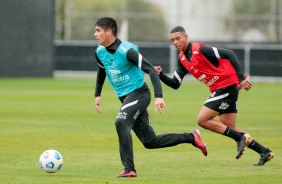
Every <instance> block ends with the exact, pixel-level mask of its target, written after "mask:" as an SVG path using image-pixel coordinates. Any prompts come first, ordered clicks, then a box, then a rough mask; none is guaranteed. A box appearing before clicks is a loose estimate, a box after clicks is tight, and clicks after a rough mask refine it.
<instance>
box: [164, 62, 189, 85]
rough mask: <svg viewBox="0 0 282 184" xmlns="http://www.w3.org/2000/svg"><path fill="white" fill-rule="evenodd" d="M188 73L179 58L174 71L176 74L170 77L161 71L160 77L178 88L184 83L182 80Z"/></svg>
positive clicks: (167, 83)
mask: <svg viewBox="0 0 282 184" xmlns="http://www.w3.org/2000/svg"><path fill="white" fill-rule="evenodd" d="M187 73H188V71H187V70H186V69H185V68H184V67H183V66H182V64H181V63H180V61H179V59H178V62H177V66H176V71H175V72H174V75H173V77H172V78H169V77H168V76H166V75H165V74H164V73H163V72H162V73H160V75H159V76H160V79H161V81H162V82H163V83H165V84H166V85H167V86H169V87H171V88H173V89H178V88H179V87H180V85H181V83H182V80H183V78H184V76H185V75H186V74H187Z"/></svg>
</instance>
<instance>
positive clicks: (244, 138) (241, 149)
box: [236, 133, 250, 159]
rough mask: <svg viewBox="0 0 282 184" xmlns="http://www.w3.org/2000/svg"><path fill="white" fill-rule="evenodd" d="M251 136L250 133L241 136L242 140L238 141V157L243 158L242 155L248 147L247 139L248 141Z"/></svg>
mask: <svg viewBox="0 0 282 184" xmlns="http://www.w3.org/2000/svg"><path fill="white" fill-rule="evenodd" d="M249 137H250V135H249V134H247V133H245V134H244V135H243V136H242V137H241V139H240V141H238V142H237V150H238V152H237V155H236V159H239V158H241V156H242V155H243V154H244V151H245V149H246V144H247V141H248V139H249Z"/></svg>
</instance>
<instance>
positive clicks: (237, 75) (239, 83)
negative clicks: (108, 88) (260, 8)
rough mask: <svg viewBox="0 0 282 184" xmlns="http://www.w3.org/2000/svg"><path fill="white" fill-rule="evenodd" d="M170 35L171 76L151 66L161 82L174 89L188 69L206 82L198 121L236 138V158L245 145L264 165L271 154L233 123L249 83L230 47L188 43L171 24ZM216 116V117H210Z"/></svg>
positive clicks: (242, 152)
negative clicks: (174, 55) (206, 93)
mask: <svg viewBox="0 0 282 184" xmlns="http://www.w3.org/2000/svg"><path fill="white" fill-rule="evenodd" d="M170 39H171V42H172V44H173V45H174V46H175V48H176V49H177V50H178V51H179V52H180V54H179V58H178V62H177V68H176V71H175V72H174V75H173V77H172V78H169V77H168V76H166V75H165V74H164V73H163V72H162V67H161V66H155V69H156V70H157V72H158V73H159V77H160V79H161V81H162V82H163V83H165V84H166V85H168V86H170V87H171V88H174V89H178V88H179V87H180V85H181V82H182V80H183V78H184V76H185V75H186V74H188V73H190V74H191V75H193V76H194V77H195V78H196V79H197V80H199V81H200V82H202V83H204V84H205V85H207V86H208V87H209V89H210V91H211V93H212V94H211V95H210V96H209V97H208V99H207V100H206V101H205V102H204V104H203V106H202V108H201V110H200V112H199V115H198V124H199V125H200V126H201V127H203V128H205V129H208V130H211V131H213V132H216V133H218V134H222V135H225V136H227V137H230V138H232V139H234V140H235V141H236V142H237V154H236V159H239V158H240V157H241V156H242V155H243V154H244V151H245V148H246V147H248V148H250V149H252V150H254V151H256V152H257V153H259V154H260V159H259V161H258V162H257V163H254V164H253V165H254V166H261V165H264V164H265V163H266V162H267V161H269V160H271V159H272V158H273V157H274V153H273V152H272V151H271V150H270V149H269V148H265V147H264V146H262V145H261V144H259V143H258V142H257V141H256V140H254V139H253V138H252V137H251V136H250V135H249V134H248V133H246V132H245V131H244V130H242V129H240V128H238V127H236V117H237V99H238V94H239V90H240V89H241V88H243V89H244V90H246V91H248V90H250V89H251V87H252V84H251V83H250V82H249V81H248V80H247V79H246V77H245V76H244V74H243V71H242V67H241V65H240V63H239V61H238V59H237V57H236V55H235V54H234V52H233V51H231V50H228V49H223V48H216V47H211V46H209V45H207V44H203V43H190V42H189V40H188V35H187V33H186V31H185V29H184V28H183V27H181V26H177V27H175V28H173V29H172V30H171V32H170ZM216 116H219V120H215V119H214V118H215V117H216Z"/></svg>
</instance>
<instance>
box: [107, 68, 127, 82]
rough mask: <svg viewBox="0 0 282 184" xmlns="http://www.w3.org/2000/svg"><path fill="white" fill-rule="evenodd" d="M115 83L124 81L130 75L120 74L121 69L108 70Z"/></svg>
mask: <svg viewBox="0 0 282 184" xmlns="http://www.w3.org/2000/svg"><path fill="white" fill-rule="evenodd" d="M108 72H109V74H110V75H111V77H112V81H113V82H114V83H118V82H123V81H125V80H128V79H129V75H124V76H119V74H120V73H121V72H120V70H108Z"/></svg>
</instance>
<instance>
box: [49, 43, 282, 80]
mask: <svg viewBox="0 0 282 184" xmlns="http://www.w3.org/2000/svg"><path fill="white" fill-rule="evenodd" d="M135 44H137V45H139V47H140V52H141V54H142V55H143V56H144V57H145V58H146V59H147V60H148V61H150V62H151V63H152V64H153V65H161V66H163V68H164V72H165V73H173V72H174V70H175V66H176V61H177V55H178V53H177V51H176V50H175V49H174V48H173V47H171V45H170V43H169V42H140V43H135ZM208 44H209V45H212V46H215V47H222V48H228V49H231V50H233V51H234V52H235V54H236V55H237V57H238V59H239V61H240V63H241V65H242V67H243V69H244V73H245V74H248V75H249V76H259V77H282V45H281V44H242V43H215V42H213V43H208ZM96 48H97V44H96V43H95V42H93V41H67V42H66V41H55V56H54V57H55V70H59V71H69V70H71V71H97V69H98V65H97V62H96V59H95V56H94V53H95V49H96Z"/></svg>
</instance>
